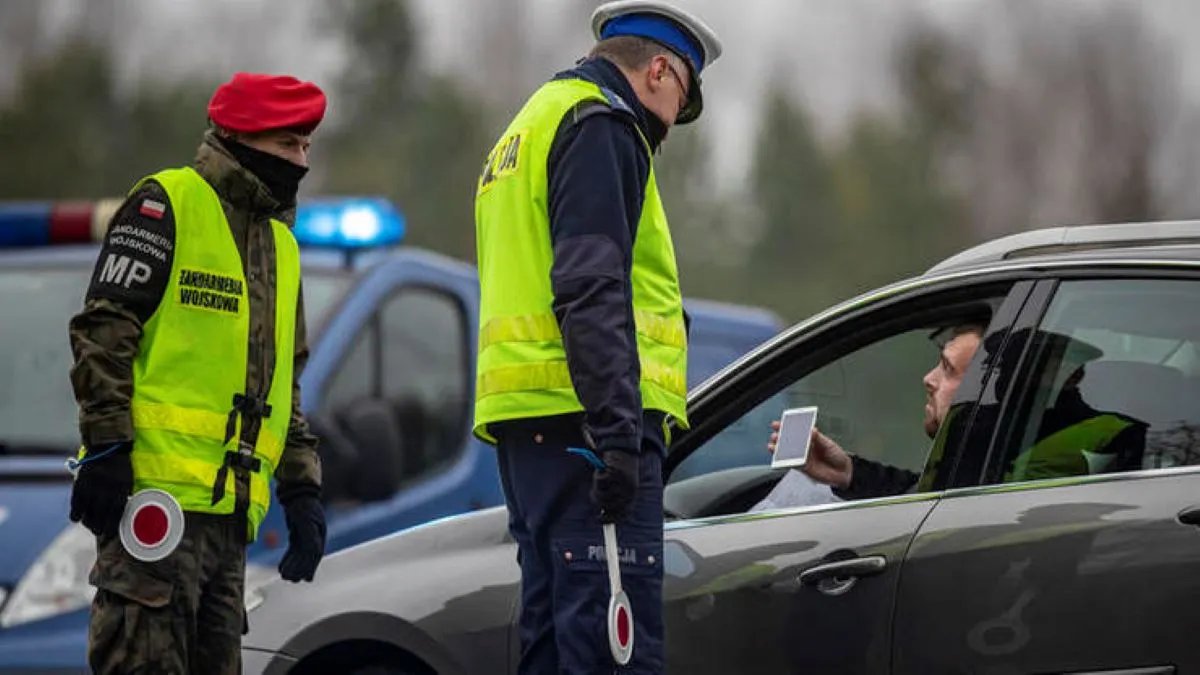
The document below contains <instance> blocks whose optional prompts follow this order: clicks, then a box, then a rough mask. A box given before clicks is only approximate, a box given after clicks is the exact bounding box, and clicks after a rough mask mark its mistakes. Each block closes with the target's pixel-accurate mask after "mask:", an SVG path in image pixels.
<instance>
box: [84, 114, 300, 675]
mask: <svg viewBox="0 0 1200 675" xmlns="http://www.w3.org/2000/svg"><path fill="white" fill-rule="evenodd" d="M195 167H196V170H197V171H198V172H199V173H200V175H201V176H203V177H204V179H205V180H207V181H208V183H209V184H210V185H212V187H213V188H214V190H215V191H216V192H217V195H218V196H219V197H220V199H221V205H222V207H223V208H224V211H225V216H226V219H227V220H228V221H229V226H230V229H231V231H232V234H233V238H234V241H235V242H236V243H237V247H238V251H239V252H240V253H241V257H242V264H243V271H244V273H245V275H246V284H247V294H248V298H249V302H250V337H249V347H248V361H247V372H246V389H245V391H246V393H247V394H250V395H256V396H261V397H262V398H264V399H265V398H266V395H267V391H268V389H269V387H270V382H271V376H272V372H271V371H272V364H273V363H274V360H275V343H274V339H273V336H274V335H275V261H274V239H273V236H272V232H271V227H270V224H269V222H268V218H272V217H273V218H276V219H279V220H283V221H285V222H291V220H292V219H293V217H294V211H293V208H294V207H293V206H291V205H286V206H285V205H282V204H280V203H279V202H278V201H277V200H276V199H275V198H274V197H272V195H271V193H270V191H269V190H268V189H267V188H266V186H265V185H264V184H263V183H262V181H260V180H259V179H258V178H257V177H255V176H254V175H253V174H251V173H250V172H249V171H247V170H246V169H244V168H243V167H242V166H241V165H239V164H238V162H237V160H236V159H234V158H233V156H232V155H231V154H230V153H229V152H228V151H227V150H226V149H225V148H224V147H223V146H222V144H221V141H220V140H218V139H217V138H216V136H215V134H213V133H212V132H209V133H208V134H206V136H205V138H204V142H203V144H202V145H201V146H200V149H199V151H198V154H197V157H196V163H195ZM146 200H152V201H155V202H158V203H160V204H164V205H166V210H165V212H163V213H161V214H157V213H154V212H151V213H150V214H149V215H148V214H147V213H145V212H144V210H143V209H141V205H143V204H144V203H145V201H146ZM118 228H119V229H120V230H121V232H122V234H116V233H115V232H114V230H115V229H118ZM174 241H175V223H174V217H173V214H172V209H171V205H170V202H169V199H168V198H167V194H166V191H165V190H163V188H162V187H161V186H159V185H157V184H156V183H153V182H148V183H146V184H145V185H143V186H142V187H140V188H139V189H138V190H137V191H136V192H135V193H134V194H132V195H131V196H130V198H129V199H128V200H126V202H125V204H124V205H122V207H121V209H120V210H119V211H118V212H117V214H116V216H114V218H113V221H112V223H111V225H110V232H109V234H108V236H107V238H106V240H105V243H104V248H103V250H102V251H101V253H100V257H99V260H100V261H103V260H105V259H106V257H107V256H108V254H109V253H114V254H119V255H123V256H126V257H129V258H131V259H132V260H133V261H134V262H140V263H142V264H144V265H146V266H148V267H149V269H150V272H149V274H148V278H147V279H146V280H145V281H144V282H139V283H132V284H128V285H122V284H119V283H115V282H112V281H105V280H104V279H102V278H101V266H100V265H99V263H98V264H97V267H96V271H95V273H94V274H93V276H92V281H91V284H90V286H89V287H88V292H87V298H86V301H85V305H84V309H83V311H82V312H81V313H80V314H78V315H77V316H75V317H74V318H73V319H72V320H71V325H70V337H71V346H72V349H73V351H74V354H75V366H74V368H73V369H72V371H71V382H72V385H73V386H74V389H75V397H76V400H77V401H78V402H79V407H80V419H79V425H80V432H81V435H82V437H83V442H84V444H85V445H87V446H88V447H89V448H93V447H103V446H105V445H108V444H113V443H119V442H127V441H132V440H133V437H134V434H133V421H132V416H131V413H130V399H131V397H132V394H133V387H134V382H133V362H134V359H135V358H136V356H137V354H138V345H139V341H140V340H141V336H142V330H143V325H144V324H145V322H146V321H147V320H148V319H149V318H150V316H151V315H152V314H153V313H154V311H155V309H156V308H157V307H158V303H159V300H160V299H161V298H162V295H163V292H164V291H165V289H166V286H167V282H168V278H169V276H170V271H171V255H172V250H173V248H174ZM295 331H296V347H295V354H294V355H293V358H294V359H295V370H294V372H295V376H294V377H295V378H296V379H294V380H293V384H292V386H293V396H292V413H291V421H290V424H289V427H288V435H287V442H286V447H285V449H284V451H283V455H282V457H281V458H280V461H279V466H278V467H277V468H276V471H275V478H276V480H277V481H278V483H279V485H281V486H285V485H286V486H289V487H295V486H305V485H311V486H313V487H314V488H316V487H319V486H320V482H321V466H320V460H319V458H318V456H317V453H316V446H317V439H316V437H315V436H313V435H312V433H310V432H309V429H308V424H307V422H306V421H305V419H304V416H303V415H302V414H301V412H300V390H299V383H298V378H299V376H300V373H301V372H302V370H303V367H304V364H305V362H306V360H307V358H308V347H307V343H306V339H305V330H304V310H303V303H302V302H301V304H300V305H299V306H298V308H297V315H296V327H295ZM180 384H181V386H186V383H180ZM260 426H261V421H260V420H258V419H256V418H253V417H245V418H244V420H243V425H242V429H241V436H240V437H239V439H238V442H239V444H241V446H242V447H243V448H251V449H252V448H253V447H254V442H255V439H256V438H257V436H258V432H259V428H260ZM136 451H137V449H136V447H135V448H134V452H136ZM234 473H235V477H236V485H237V495H236V497H237V499H236V507H235V512H234V513H233V514H232V515H225V516H217V515H205V514H197V513H188V514H187V519H186V527H185V534H184V539H183V542H182V543H181V544H180V546H179V549H178V550H176V551H175V552H174V553H173V554H172V555H170V556H168V557H167V558H166V559H165V560H162V561H160V562H157V563H142V562H138V561H136V560H134V559H133V558H132V557H130V556H129V555H128V554H127V553H126V552H125V550H124V549H123V548H122V546H121V544H120V542H119V541H118V540H117V539H116V538H109V537H102V538H100V539H99V540H98V542H97V543H98V551H99V557H98V559H97V562H96V566H95V567H94V568H93V569H92V573H91V582H92V584H94V585H95V586H96V587H97V588H98V591H97V594H96V598H95V601H94V602H93V604H92V620H91V628H90V634H89V649H88V652H89V653H88V659H89V662H90V663H91V665H92V668H93V669H94V670H95V671H96V672H98V673H110V672H155V673H177V672H178V673H186V672H194V673H205V674H209V673H226V672H228V673H237V672H239V671H240V639H241V635H242V632H243V630H244V628H245V625H244V621H245V617H244V613H243V609H242V608H243V604H242V602H243V601H242V594H243V587H244V576H245V543H246V525H245V522H246V521H245V512H246V509H247V507H248V504H249V480H250V479H249V475H248V474H247V473H246V472H245V471H244V470H242V469H235V470H234Z"/></svg>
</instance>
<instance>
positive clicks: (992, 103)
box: [0, 0, 1200, 320]
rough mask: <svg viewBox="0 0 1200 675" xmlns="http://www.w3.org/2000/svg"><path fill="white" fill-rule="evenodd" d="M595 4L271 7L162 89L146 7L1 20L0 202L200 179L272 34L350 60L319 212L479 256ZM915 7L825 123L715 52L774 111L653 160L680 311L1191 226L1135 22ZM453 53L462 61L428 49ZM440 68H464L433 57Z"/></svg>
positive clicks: (978, 7) (1130, 16)
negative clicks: (341, 205)
mask: <svg viewBox="0 0 1200 675" xmlns="http://www.w3.org/2000/svg"><path fill="white" fill-rule="evenodd" d="M216 4H217V5H220V9H219V11H221V12H226V13H228V12H232V11H233V10H232V7H233V6H234V4H233V3H229V2H221V3H216ZM593 4H594V3H592V2H588V1H585V0H572V2H561V3H546V2H534V1H532V0H524V1H522V2H516V1H514V2H512V3H509V2H505V3H495V2H482V0H481V1H480V2H479V3H477V6H472V7H474V9H472V10H471V11H469V12H465V13H463V12H460V15H456V16H455V17H454V19H455V20H456V21H459V22H460V24H461V26H452V29H453V30H450V31H449V32H447V31H446V30H442V31H440V32H439V31H433V30H427V29H426V28H427V24H428V22H429V21H430V20H431V19H430V17H431V16H434V17H435V18H436V16H437V12H443V11H448V10H446V9H444V8H445V7H446V5H444V4H442V5H435V4H432V3H428V2H425V3H421V2H418V1H417V0H413V1H412V2H408V1H406V0H362V1H350V0H343V1H342V2H337V3H324V2H299V1H296V2H292V1H290V0H264V2H262V3H259V4H258V5H256V9H254V11H252V12H251V11H250V10H245V9H242V10H240V12H241V13H240V14H237V18H236V20H232V22H233V24H234V25H226V24H223V23H222V18H221V17H215V13H217V12H218V10H213V12H214V18H213V19H212V23H211V25H210V24H205V25H204V26H197V27H196V29H195V30H196V32H197V34H198V35H202V36H205V37H204V39H206V40H208V41H209V43H211V44H214V45H216V46H215V47H212V48H213V49H216V50H218V51H219V54H214V55H213V58H212V59H211V60H205V59H202V58H200V57H187V54H189V53H191V52H185V51H181V53H180V54H177V55H176V58H177V59H185V60H186V59H188V58H190V61H186V63H185V65H187V67H175V66H171V67H169V68H167V70H168V72H169V76H164V75H163V73H162V72H159V73H157V74H154V72H153V70H154V69H153V68H148V67H143V66H138V67H133V66H131V63H130V61H131V59H130V58H129V56H128V52H127V50H124V49H123V47H124V46H125V43H124V42H123V41H126V40H131V39H137V36H139V35H142V34H145V33H146V32H147V31H154V30H155V28H156V26H157V25H161V24H158V23H156V22H161V21H170V17H166V18H162V17H156V16H155V15H154V12H155V8H154V6H152V5H148V4H147V3H139V2H138V0H87V1H86V2H83V1H73V0H56V1H55V2H47V3H39V2H35V1H34V0H18V1H17V2H14V3H4V4H3V5H0V61H2V65H0V158H2V159H3V161H0V199H45V198H91V197H103V196H114V195H119V194H121V193H123V192H124V191H125V190H127V189H128V188H129V186H130V185H131V184H132V182H133V181H135V180H136V179H137V178H139V177H141V176H143V175H145V174H146V173H148V172H151V171H154V170H156V169H158V168H161V167H164V166H169V165H177V164H181V163H184V162H186V161H187V160H188V159H189V158H190V157H191V155H192V153H193V152H194V148H195V145H196V144H197V142H198V141H199V137H200V133H201V132H202V130H203V127H204V123H205V116H204V104H205V102H206V101H207V98H208V95H209V94H210V93H211V91H212V88H213V87H214V86H215V85H216V84H217V83H218V82H220V81H222V80H224V79H225V78H227V77H228V75H229V74H230V72H231V71H232V70H236V69H268V68H267V67H266V66H264V65H262V64H278V63H280V61H279V59H276V60H274V61H272V60H270V59H267V58H265V57H264V56H263V54H262V53H247V54H244V55H243V54H240V52H238V49H251V50H252V48H251V47H245V46H244V45H247V44H250V45H253V44H254V43H255V42H256V40H258V39H259V36H262V40H264V41H266V40H268V39H269V43H268V42H264V45H269V46H262V47H261V50H260V51H262V52H270V51H271V50H273V49H274V50H279V49H280V45H289V44H290V45H292V46H293V47H295V49H293V52H290V53H298V52H297V50H299V52H300V53H302V52H304V51H305V50H308V51H311V52H313V53H314V54H317V53H318V52H319V53H320V54H326V53H327V52H329V51H330V50H332V52H334V53H336V55H337V56H338V58H337V59H335V61H336V64H337V65H336V67H333V68H329V67H326V68H324V70H323V71H322V72H323V73H324V79H322V81H321V84H322V85H324V86H325V87H326V88H327V90H328V91H329V92H330V95H331V108H330V118H329V121H328V123H327V124H326V126H325V127H323V128H322V130H321V131H322V133H321V134H320V136H319V137H318V139H317V144H316V145H315V146H314V154H313V171H312V176H311V178H310V180H309V181H307V184H306V187H305V194H309V195H312V194H382V195H386V196H388V197H389V198H391V199H393V200H394V201H395V202H396V203H397V205H399V206H400V208H401V209H402V210H403V211H404V212H405V214H406V215H407V217H408V220H409V227H410V233H409V242H410V243H412V244H414V245H419V246H424V247H428V248H432V249H434V250H438V251H441V252H444V253H447V254H449V255H452V256H455V257H459V258H462V259H466V260H471V259H472V257H473V245H474V241H473V238H474V225H473V205H472V198H473V191H474V185H475V180H476V177H477V174H478V171H479V168H480V165H481V163H482V160H483V156H484V155H485V154H486V152H487V150H488V148H489V146H490V145H491V143H492V142H493V140H494V139H495V137H496V136H497V135H498V134H499V133H500V131H501V128H502V126H503V125H504V124H505V123H506V122H507V120H508V118H509V117H510V116H511V115H512V113H513V112H514V111H515V107H516V106H517V105H519V104H520V102H521V101H522V100H523V99H524V97H525V96H527V95H528V93H529V92H530V91H531V90H532V89H533V88H534V87H535V86H537V84H538V83H540V82H541V81H543V80H544V79H546V78H548V77H549V76H551V75H552V74H553V72H554V71H555V70H557V69H560V68H565V67H568V66H569V65H570V64H571V62H572V61H573V59H574V58H575V57H577V56H579V55H580V54H582V53H583V51H584V50H585V49H586V48H587V46H588V44H589V43H588V34H587V31H586V17H587V14H588V12H589V11H590V9H591V7H592V6H593ZM693 4H695V5H697V7H696V9H697V11H699V12H701V13H702V14H706V13H707V12H708V10H709V9H712V10H713V12H718V10H717V9H716V7H717V6H716V5H714V4H713V3H711V2H700V1H697V2H695V3H693ZM851 4H854V3H851ZM502 5H503V7H502ZM457 6H464V7H465V6H467V5H464V4H463V3H459V5H457ZM710 6H711V7H710ZM756 6H758V7H776V8H778V7H780V6H781V5H780V4H779V3H764V4H763V5H756ZM807 6H811V3H809V5H807ZM857 6H860V7H859V9H860V11H859V12H858V14H857V15H856V16H860V17H861V16H870V15H871V13H870V12H869V11H868V10H869V8H870V5H869V3H867V4H864V3H858V5H857ZM923 6H924V4H923V3H914V5H913V7H914V9H913V11H911V12H909V13H908V15H907V19H906V20H904V21H900V22H897V24H896V26H895V27H894V29H893V30H892V31H891V33H892V34H893V39H892V41H891V42H890V43H889V44H888V45H887V48H886V49H884V50H883V51H884V52H886V54H887V58H886V63H883V64H881V66H880V70H879V73H877V74H876V75H875V76H874V78H873V80H871V81H874V82H877V83H878V87H877V88H879V89H880V91H879V92H874V91H872V95H871V96H865V97H862V101H861V102H860V103H859V104H856V105H854V106H851V107H850V108H849V110H848V112H844V113H841V112H839V113H838V114H836V115H832V116H831V114H830V113H829V111H828V109H826V108H822V107H821V106H819V105H813V104H812V102H811V100H810V97H809V96H808V92H809V91H810V89H819V87H818V86H817V85H820V84H821V82H819V81H814V80H813V77H814V76H813V75H812V73H813V72H814V69H813V68H811V67H810V68H804V69H798V68H793V67H791V65H792V64H790V63H789V61H788V60H787V59H786V58H779V55H778V54H774V57H772V55H771V54H768V53H767V52H766V50H767V49H768V47H769V44H768V41H767V40H763V41H750V42H747V41H745V40H742V41H739V42H731V41H729V39H727V45H726V46H727V50H729V51H730V55H729V56H727V57H726V59H727V63H722V64H719V65H718V68H722V67H726V68H729V69H731V70H732V69H734V68H740V70H738V71H736V72H738V73H745V72H753V73H756V75H755V77H760V78H762V81H761V83H760V84H761V87H760V89H761V91H762V94H761V96H756V97H755V98H754V99H753V100H751V101H746V100H741V99H735V98H723V97H722V92H723V91H724V90H722V89H721V88H720V87H721V86H722V85H721V82H722V80H721V78H722V77H723V76H726V77H731V78H732V77H734V76H731V75H729V74H722V73H718V72H717V71H716V69H714V72H713V74H711V75H709V79H710V80H711V81H712V82H713V83H716V84H715V86H713V87H712V88H709V89H708V91H707V96H706V98H707V102H708V109H709V110H710V111H714V110H716V111H720V110H721V109H722V108H723V107H724V108H726V109H732V108H735V107H736V108H737V109H739V110H741V109H744V110H746V111H748V113H747V115H748V117H746V116H743V118H740V119H739V120H738V122H737V124H736V125H735V126H736V128H734V127H731V125H730V124H729V123H728V122H727V121H726V122H722V120H723V119H726V120H727V118H722V117H721V116H720V113H717V114H716V115H712V114H710V115H706V117H705V118H704V119H702V120H701V121H700V122H699V123H697V124H696V125H693V126H692V127H683V128H678V129H675V130H672V132H671V135H670V138H669V140H668V142H667V143H666V144H665V146H664V150H663V152H662V153H661V154H660V156H659V157H658V158H657V159H656V161H657V163H658V173H659V178H660V182H661V186H662V190H663V194H664V199H665V201H666V204H667V209H668V213H669V214H670V216H671V221H672V226H673V228H674V230H675V232H676V235H675V236H676V246H677V252H678V256H679V261H680V266H681V269H682V275H683V282H684V285H685V290H686V292H687V293H688V294H689V295H693V296H705V297H711V298H717V299H723V300H729V301H736V302H747V303H753V304H760V305H764V306H767V307H770V308H772V309H775V310H776V311H778V312H780V313H781V314H782V315H783V316H785V317H786V318H787V319H789V320H796V319H799V318H802V317H803V316H805V315H807V314H809V313H812V312H814V311H816V310H819V309H821V308H823V307H824V306H827V305H828V304H829V303H831V302H834V301H837V300H841V299H844V298H846V297H847V296H848V295H850V294H853V293H856V292H860V291H863V290H866V289H869V288H871V287H874V286H877V285H880V284H883V283H886V282H888V281H892V280H895V279H898V278H901V277H904V276H908V275H912V274H916V273H919V272H920V271H921V270H923V269H924V268H926V267H928V266H929V265H930V264H932V263H934V262H936V261H937V260H938V259H940V258H942V257H944V256H946V255H948V254H950V253H952V252H954V251H955V250H957V249H960V248H962V247H964V246H967V245H970V244H971V243H974V242H977V241H980V240H982V239H985V238H990V237H994V236H999V235H1002V234H1005V233H1010V232H1015V231H1019V230H1023V229H1027V228H1030V227H1036V226H1046V225H1051V224H1066V223H1084V222H1116V221H1127V220H1139V219H1150V218H1172V217H1189V216H1191V217H1194V216H1195V215H1196V213H1195V208H1196V207H1197V194H1196V191H1195V189H1194V185H1195V182H1196V180H1195V179H1196V167H1197V166H1200V164H1198V163H1197V158H1198V157H1200V155H1198V154H1197V152H1196V148H1197V144H1196V141H1195V138H1196V135H1195V134H1194V133H1192V132H1193V131H1195V130H1196V128H1197V124H1196V119H1197V117H1196V103H1195V101H1193V100H1192V97H1189V90H1188V89H1187V88H1186V86H1185V85H1186V81H1185V78H1184V76H1183V72H1182V66H1181V63H1182V61H1181V56H1180V53H1179V49H1178V45H1176V44H1175V43H1172V42H1171V41H1170V40H1167V39H1164V38H1163V36H1162V34H1161V31H1159V30H1156V29H1155V24H1153V22H1152V21H1150V20H1149V18H1148V16H1147V15H1146V13H1145V12H1144V11H1143V7H1142V5H1135V4H1132V3H1122V2H1097V3H1090V2H1070V3H1062V2H1054V1H1053V0H1042V1H1039V2H1023V3H987V2H978V3H974V4H972V5H969V8H970V9H969V10H960V11H958V12H957V13H956V14H955V17H954V18H953V20H948V19H946V18H945V17H943V16H941V15H939V14H938V13H937V12H933V13H930V12H923V11H919V9H920V7H923ZM863 8H866V9H863ZM418 10H422V11H418ZM719 11H722V12H723V11H726V10H719ZM780 11H782V10H780ZM789 11H790V10H789ZM56 12H57V13H56ZM64 15H65V16H68V17H74V18H73V19H70V20H68V19H64V18H63V16H64ZM75 15H78V16H75ZM889 16H894V13H893V14H889ZM285 18H286V21H285V20H284V19H285ZM711 20H712V22H713V23H714V24H717V23H718V19H716V18H713V19H711ZM442 21H443V23H444V22H445V17H443V19H442ZM227 23H228V22H227ZM729 32H730V33H731V34H732V35H734V36H737V35H738V33H737V32H735V31H733V30H732V29H731V31H729ZM850 32H853V30H851V31H850ZM447 34H453V35H454V40H455V42H454V44H452V45H449V46H447V45H446V44H443V43H442V42H439V40H442V41H444V40H445V39H446V38H445V36H446V35H447ZM223 36H226V37H227V36H234V37H236V39H233V37H227V39H224V38H223ZM49 37H53V38H54V39H48V38H49ZM845 37H846V36H845V35H842V36H838V35H830V36H829V37H828V40H830V44H831V45H832V43H833V41H836V40H839V39H843V38H845ZM297 41H300V42H301V44H299V45H298V46H297V45H295V44H293V43H296V42H297ZM189 44H190V45H191V46H190V49H193V50H195V49H201V50H202V49H203V46H202V45H201V46H200V47H197V45H196V44H194V43H189ZM238 45H243V46H242V47H239V46H238ZM181 49H182V48H181ZM873 49H876V50H878V49H881V47H879V45H873ZM760 51H761V52H762V53H759V52H760ZM448 52H449V53H452V54H457V55H459V56H460V57H461V58H460V59H459V60H457V61H455V60H454V59H451V60H450V61H449V62H446V59H444V58H443V59H442V62H438V59H437V58H435V57H436V55H438V54H442V55H445V54H446V53H448ZM739 52H741V55H740V56H739ZM296 58H298V59H299V60H298V61H297V63H307V62H306V61H304V60H303V59H300V58H299V57H296ZM314 58H315V56H314ZM738 59H741V63H742V64H745V63H746V61H747V60H752V61H754V62H755V65H756V66H757V64H758V63H765V64H770V63H774V64H775V65H774V66H772V67H767V68H765V69H764V68H759V67H753V68H747V67H745V66H744V65H742V66H739V61H738ZM326 61H328V59H326ZM324 62H325V61H323V63H324ZM464 62H465V64H466V65H465V66H464V65H463V64H464ZM172 63H174V62H172ZM135 65H136V64H135ZM275 69H276V70H283V69H289V70H291V69H292V68H291V67H290V66H276V67H275ZM295 70H297V72H299V74H301V75H305V72H304V68H297V69H295ZM801 70H802V71H803V73H805V74H807V77H805V78H802V77H801V74H800V72H801ZM816 72H818V73H819V72H821V71H819V70H818V71H816ZM829 72H830V74H829V75H828V77H846V70H845V68H841V69H832V68H831V69H830V70H829ZM331 73H332V76H330V74H331ZM738 76H740V75H738ZM851 76H854V74H852V75H851ZM310 77H311V75H310ZM821 77H823V75H821ZM864 78H865V79H871V78H866V76H865V75H864ZM876 93H878V95H874V94H876ZM881 100H882V101H884V103H883V104H880V101H881ZM713 117H715V118H716V119H715V120H714V119H713ZM731 129H733V130H734V131H736V133H737V134H738V135H737V136H736V138H738V139H741V140H739V141H738V142H737V143H736V146H737V147H734V148H733V150H732V151H731V150H730V136H729V134H731V133H732V132H731ZM731 157H742V158H743V159H741V160H740V161H734V160H731V159H730V158H731Z"/></svg>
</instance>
